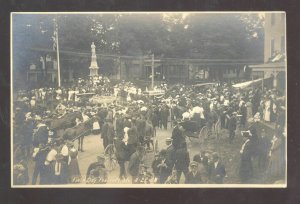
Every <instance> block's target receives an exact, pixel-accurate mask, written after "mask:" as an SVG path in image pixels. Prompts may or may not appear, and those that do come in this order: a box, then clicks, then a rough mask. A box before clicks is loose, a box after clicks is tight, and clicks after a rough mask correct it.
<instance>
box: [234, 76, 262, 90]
mask: <svg viewBox="0 0 300 204" xmlns="http://www.w3.org/2000/svg"><path fill="white" fill-rule="evenodd" d="M262 80H263V78H261V79H256V80H251V81H246V82H242V83H238V84H234V85H232V87H233V88H236V89H245V88H248V87H250V86H254V85H258V84H260V83H261V82H262Z"/></svg>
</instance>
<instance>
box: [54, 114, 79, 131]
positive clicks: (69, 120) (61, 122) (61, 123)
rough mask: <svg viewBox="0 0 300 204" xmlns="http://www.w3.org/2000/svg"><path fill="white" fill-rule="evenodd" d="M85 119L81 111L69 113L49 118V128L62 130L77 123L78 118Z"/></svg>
mask: <svg viewBox="0 0 300 204" xmlns="http://www.w3.org/2000/svg"><path fill="white" fill-rule="evenodd" d="M77 118H78V119H79V120H81V121H82V120H83V118H82V114H81V112H79V111H75V112H72V113H67V114H65V115H64V116H63V117H61V118H56V119H53V120H48V123H49V128H50V129H51V130H60V129H64V130H65V129H67V128H71V127H74V126H75V125H76V119H77Z"/></svg>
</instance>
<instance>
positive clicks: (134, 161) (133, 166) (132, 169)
mask: <svg viewBox="0 0 300 204" xmlns="http://www.w3.org/2000/svg"><path fill="white" fill-rule="evenodd" d="M140 163H141V158H140V155H139V153H138V152H135V153H133V154H132V155H131V157H130V160H129V164H128V172H129V173H130V175H131V176H132V183H135V182H136V178H137V176H138V174H139V169H140Z"/></svg>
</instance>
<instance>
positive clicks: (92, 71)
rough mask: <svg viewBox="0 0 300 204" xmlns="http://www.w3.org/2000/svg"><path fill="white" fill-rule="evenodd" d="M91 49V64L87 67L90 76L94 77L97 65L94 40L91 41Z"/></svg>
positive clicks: (96, 74)
mask: <svg viewBox="0 0 300 204" xmlns="http://www.w3.org/2000/svg"><path fill="white" fill-rule="evenodd" d="M91 50H92V57H91V66H90V67H89V69H90V77H95V76H98V69H99V67H98V63H97V55H96V46H95V43H94V42H92V45H91Z"/></svg>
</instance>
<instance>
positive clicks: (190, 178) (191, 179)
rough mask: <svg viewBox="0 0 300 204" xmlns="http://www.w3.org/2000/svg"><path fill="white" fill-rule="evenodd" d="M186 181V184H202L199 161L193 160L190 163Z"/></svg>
mask: <svg viewBox="0 0 300 204" xmlns="http://www.w3.org/2000/svg"><path fill="white" fill-rule="evenodd" d="M185 183H186V184H201V183H202V179H201V174H200V172H199V170H198V163H197V162H195V161H192V162H191V163H190V171H189V173H188V174H187V176H186V178H185Z"/></svg>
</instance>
